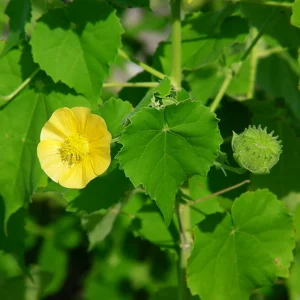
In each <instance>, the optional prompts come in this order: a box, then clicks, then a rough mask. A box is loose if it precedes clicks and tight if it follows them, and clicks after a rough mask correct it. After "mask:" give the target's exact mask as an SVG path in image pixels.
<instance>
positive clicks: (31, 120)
mask: <svg viewBox="0 0 300 300" xmlns="http://www.w3.org/2000/svg"><path fill="white" fill-rule="evenodd" d="M9 54H10V53H9ZM13 55H15V53H13ZM22 55H23V54H22ZM20 57H21V56H20ZM29 58H30V57H29ZM13 61H14V62H16V63H17V65H16V66H14V67H11V70H14V69H17V70H18V73H17V76H16V77H18V76H19V74H20V73H21V71H20V70H21V69H22V68H27V66H28V65H31V64H30V63H28V62H26V61H25V62H24V63H23V62H21V63H20V62H18V61H17V60H13ZM8 78H11V77H10V76H8ZM17 80H20V79H16V80H15V81H14V82H17ZM32 87H33V88H32ZM32 87H27V88H25V89H24V90H23V91H21V92H20V93H19V94H18V95H17V96H16V97H15V98H14V99H13V100H11V101H10V102H9V103H8V104H7V105H6V106H5V107H4V108H3V109H2V110H0V150H1V151H2V153H3V156H2V159H1V160H0V168H1V170H6V171H5V172H1V173H0V185H1V186H2V189H1V191H0V194H1V195H2V197H3V200H4V204H5V219H4V220H5V223H6V222H7V220H8V219H9V216H10V215H11V214H13V213H14V212H16V211H17V210H18V209H19V208H21V207H22V206H23V205H24V203H25V202H27V201H29V199H30V197H31V195H32V193H33V191H34V190H35V189H36V188H37V187H38V186H39V185H42V184H45V180H46V175H45V174H44V172H43V171H42V169H41V167H40V164H39V161H38V158H37V154H36V147H37V144H38V143H39V138H40V132H41V129H42V127H43V126H44V124H45V123H46V121H47V120H48V119H49V117H50V116H51V114H52V112H53V111H54V110H55V109H57V108H59V107H62V106H66V107H74V106H89V103H88V101H87V100H86V99H84V98H83V97H81V96H74V95H73V94H72V93H71V92H72V91H70V90H69V89H68V88H66V87H65V86H63V85H62V84H56V85H55V84H53V82H52V81H51V80H50V79H49V78H47V77H45V75H44V74H40V76H37V77H36V79H35V82H34V83H33V86H32Z"/></svg>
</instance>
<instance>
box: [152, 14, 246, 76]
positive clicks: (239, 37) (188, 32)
mask: <svg viewBox="0 0 300 300" xmlns="http://www.w3.org/2000/svg"><path fill="white" fill-rule="evenodd" d="M247 33H248V25H247V22H246V20H245V19H242V18H241V17H239V16H231V17H228V18H226V19H225V20H224V16H223V14H222V13H220V12H209V13H201V12H197V13H194V14H191V15H188V16H187V18H186V20H185V21H184V22H183V24H182V67H183V69H185V70H187V69H188V70H194V69H197V68H200V67H204V66H206V65H208V64H211V63H214V62H215V61H217V59H218V58H219V57H220V56H221V55H222V54H223V53H224V49H225V48H226V47H229V46H231V45H232V44H234V43H236V42H244V41H245V39H246V36H247ZM155 56H156V59H157V61H156V65H157V64H158V65H160V66H161V69H162V70H163V71H164V73H165V74H170V72H171V66H172V59H171V42H169V41H168V42H164V43H161V44H160V46H159V47H158V49H157V51H156V55H155Z"/></svg>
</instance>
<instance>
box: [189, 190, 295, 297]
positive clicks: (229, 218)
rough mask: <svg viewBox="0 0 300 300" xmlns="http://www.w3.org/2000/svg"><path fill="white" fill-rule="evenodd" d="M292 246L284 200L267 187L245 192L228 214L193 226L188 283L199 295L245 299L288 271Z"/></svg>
mask: <svg viewBox="0 0 300 300" xmlns="http://www.w3.org/2000/svg"><path fill="white" fill-rule="evenodd" d="M279 240H280V243H278V241H279ZM293 247H294V233H293V224H292V218H291V216H290V215H289V214H288V211H287V209H286V208H285V207H284V205H283V203H282V202H281V201H278V199H277V198H276V196H275V195H274V194H272V193H271V192H269V191H268V190H258V191H256V192H247V193H245V194H243V195H242V196H240V197H239V198H237V199H236V200H235V201H234V204H233V206H232V212H231V214H228V213H225V214H222V213H217V214H214V215H208V216H207V218H206V219H205V220H204V221H202V222H201V223H200V224H199V225H198V227H197V228H196V230H195V245H194V248H193V250H192V255H191V257H190V259H189V262H188V269H187V272H188V275H187V276H188V286H189V287H190V289H191V291H192V292H193V294H199V295H200V297H201V299H203V300H206V299H216V300H218V299H220V300H221V299H226V298H228V299H233V300H235V299H236V300H246V299H249V295H250V292H251V291H252V290H253V289H255V288H258V287H261V286H264V285H269V284H272V283H273V281H274V280H275V278H276V277H279V276H280V277H287V276H288V269H289V266H290V264H291V261H292V257H293V256H292V250H293ZM207 278H210V280H209V281H207Z"/></svg>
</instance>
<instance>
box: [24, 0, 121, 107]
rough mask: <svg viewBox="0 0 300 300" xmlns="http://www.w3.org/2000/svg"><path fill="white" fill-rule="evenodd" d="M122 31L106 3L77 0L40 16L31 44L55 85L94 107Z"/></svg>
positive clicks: (42, 66) (113, 12)
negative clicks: (71, 90)
mask: <svg viewBox="0 0 300 300" xmlns="http://www.w3.org/2000/svg"><path fill="white" fill-rule="evenodd" d="M122 32H123V29H122V27H121V25H120V22H119V19H118V18H117V16H116V14H115V11H114V10H113V9H112V8H111V7H110V6H109V5H108V4H106V3H105V2H97V1H80V0H79V1H74V2H72V3H71V4H70V5H68V7H67V8H66V9H65V8H64V9H55V10H51V11H49V12H48V13H47V14H45V15H44V16H42V17H41V18H40V19H39V21H38V22H37V24H36V26H35V28H34V31H33V34H32V38H31V42H30V43H31V45H32V50H33V57H34V60H35V61H36V62H37V63H39V65H40V66H41V68H42V69H43V70H45V71H46V72H47V74H48V75H50V76H51V77H52V79H53V80H54V81H55V82H57V81H59V80H61V81H62V82H64V83H66V84H67V85H68V86H70V87H73V88H74V89H75V90H76V91H77V92H78V93H82V94H84V95H85V96H86V97H87V98H88V99H91V101H92V102H93V103H94V104H95V103H96V102H97V100H98V98H99V96H100V89H101V86H102V83H103V81H104V79H105V78H106V76H107V75H108V71H109V64H111V63H113V62H114V60H115V58H116V56H117V50H118V48H119V47H120V46H121V34H122ZM45 36H46V37H47V38H45Z"/></svg>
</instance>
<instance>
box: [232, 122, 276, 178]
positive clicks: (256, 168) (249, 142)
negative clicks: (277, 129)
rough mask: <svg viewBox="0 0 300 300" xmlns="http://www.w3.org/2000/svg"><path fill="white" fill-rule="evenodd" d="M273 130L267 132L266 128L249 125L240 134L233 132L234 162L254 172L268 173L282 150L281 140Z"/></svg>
mask: <svg viewBox="0 0 300 300" xmlns="http://www.w3.org/2000/svg"><path fill="white" fill-rule="evenodd" d="M277 139H278V136H276V137H273V132H271V133H270V134H268V133H267V128H265V129H262V128H261V126H260V125H259V126H258V128H256V127H255V126H252V127H251V126H249V127H248V128H246V129H245V130H244V132H243V133H241V134H239V135H238V134H236V133H235V132H233V137H232V142H231V145H232V149H233V157H234V159H235V160H236V162H237V163H238V164H239V165H240V166H241V167H242V168H244V169H247V170H249V171H250V172H252V173H254V174H268V173H270V169H271V168H272V167H273V166H274V165H276V163H277V162H278V160H279V157H280V154H281V152H282V145H281V141H278V140H277Z"/></svg>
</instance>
